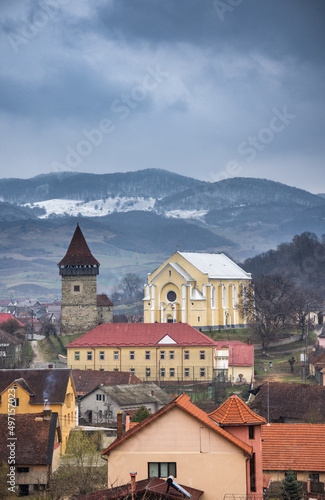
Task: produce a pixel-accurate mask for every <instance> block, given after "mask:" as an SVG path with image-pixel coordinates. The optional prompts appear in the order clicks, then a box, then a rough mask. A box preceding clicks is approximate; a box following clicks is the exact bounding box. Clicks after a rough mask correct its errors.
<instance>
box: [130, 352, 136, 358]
mask: <svg viewBox="0 0 325 500" xmlns="http://www.w3.org/2000/svg"><path fill="white" fill-rule="evenodd" d="M134 358H135V354H134V351H130V359H134Z"/></svg>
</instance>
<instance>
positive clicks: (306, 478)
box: [262, 424, 325, 494]
mask: <svg viewBox="0 0 325 500" xmlns="http://www.w3.org/2000/svg"><path fill="white" fill-rule="evenodd" d="M324 449H325V425H324V424H268V425H265V426H263V427H262V459H263V472H264V473H265V474H267V475H270V476H271V478H272V491H273V492H276V488H275V486H276V484H274V483H277V482H280V481H282V480H283V479H284V478H285V474H286V472H288V469H289V468H290V469H292V470H293V471H294V472H295V473H296V477H297V480H298V481H302V482H303V483H305V490H307V492H311V493H314V494H324V481H325V455H324Z"/></svg>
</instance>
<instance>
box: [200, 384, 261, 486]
mask: <svg viewBox="0 0 325 500" xmlns="http://www.w3.org/2000/svg"><path fill="white" fill-rule="evenodd" d="M209 417H210V418H211V419H212V420H214V421H215V422H217V424H219V425H220V427H222V428H223V429H225V430H227V431H228V432H230V433H231V434H233V435H234V436H236V437H238V438H239V439H241V440H242V441H244V442H245V443H247V444H249V445H250V446H251V447H252V456H251V458H250V462H249V466H250V475H249V477H250V491H251V492H254V493H256V492H261V491H263V474H262V438H261V429H262V426H263V425H264V424H265V423H266V420H265V418H263V417H260V416H259V415H257V414H256V413H254V412H253V411H252V410H251V409H250V408H249V407H248V406H247V405H246V404H245V403H244V402H243V401H242V400H241V399H240V398H239V397H238V396H236V395H235V394H234V395H233V396H231V397H230V398H229V399H227V401H225V402H224V403H223V404H222V405H221V406H220V407H219V408H217V409H216V410H214V411H213V412H212V413H209Z"/></svg>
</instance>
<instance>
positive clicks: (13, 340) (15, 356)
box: [0, 327, 25, 368]
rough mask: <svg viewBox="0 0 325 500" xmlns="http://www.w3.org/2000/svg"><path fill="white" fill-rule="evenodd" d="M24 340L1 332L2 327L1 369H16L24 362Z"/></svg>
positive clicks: (0, 346)
mask: <svg viewBox="0 0 325 500" xmlns="http://www.w3.org/2000/svg"><path fill="white" fill-rule="evenodd" d="M24 345H25V342H24V339H23V338H21V337H19V336H17V335H13V334H10V333H7V332H5V331H4V330H1V327H0V368H15V367H16V366H21V364H22V361H23V353H24V352H23V351H24Z"/></svg>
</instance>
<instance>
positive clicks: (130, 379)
mask: <svg viewBox="0 0 325 500" xmlns="http://www.w3.org/2000/svg"><path fill="white" fill-rule="evenodd" d="M71 372H72V377H73V380H74V384H75V388H76V392H77V396H78V397H80V396H85V395H86V394H89V393H90V392H92V391H93V390H94V389H95V388H96V387H98V386H99V385H101V384H103V385H106V386H107V385H121V384H123V385H125V384H140V383H141V380H140V379H139V378H138V377H136V376H135V375H134V374H133V373H131V372H119V371H101V370H78V369H77V370H71Z"/></svg>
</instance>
